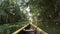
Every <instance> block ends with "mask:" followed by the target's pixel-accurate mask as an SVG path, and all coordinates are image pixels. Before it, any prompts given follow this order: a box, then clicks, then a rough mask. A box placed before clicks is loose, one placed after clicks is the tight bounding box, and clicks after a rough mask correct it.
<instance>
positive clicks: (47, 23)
mask: <svg viewBox="0 0 60 34" xmlns="http://www.w3.org/2000/svg"><path fill="white" fill-rule="evenodd" d="M28 7H30V8H29V10H30V13H31V14H32V18H33V23H34V24H35V25H37V24H38V25H37V26H38V27H40V28H42V29H43V30H44V31H46V32H47V33H48V34H60V27H59V26H60V0H0V34H11V33H12V32H14V31H15V30H17V29H18V28H20V27H22V26H24V25H25V24H27V23H28V18H29V16H28V12H27V9H26V8H28Z"/></svg>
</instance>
